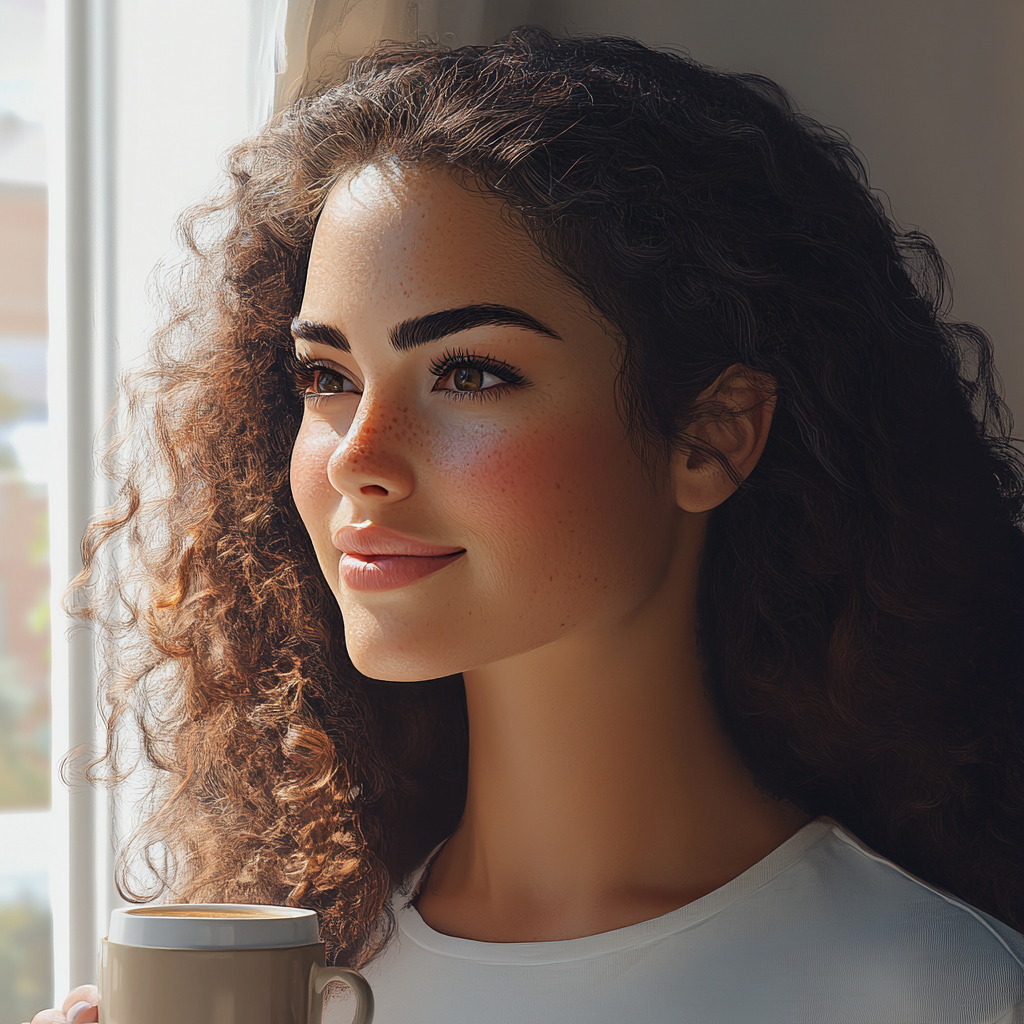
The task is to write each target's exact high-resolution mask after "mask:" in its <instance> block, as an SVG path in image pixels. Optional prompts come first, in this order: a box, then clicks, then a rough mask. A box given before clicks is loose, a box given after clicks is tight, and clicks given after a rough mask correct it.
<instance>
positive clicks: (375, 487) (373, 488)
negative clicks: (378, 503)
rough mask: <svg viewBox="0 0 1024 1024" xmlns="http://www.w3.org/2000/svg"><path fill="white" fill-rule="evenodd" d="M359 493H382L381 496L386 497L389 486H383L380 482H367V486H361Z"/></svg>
mask: <svg viewBox="0 0 1024 1024" xmlns="http://www.w3.org/2000/svg"><path fill="white" fill-rule="evenodd" d="M359 493H360V494H367V495H369V494H377V495H381V496H383V497H385V498H386V497H387V496H388V492H387V488H386V487H381V486H380V484H367V485H366V486H365V487H360V488H359Z"/></svg>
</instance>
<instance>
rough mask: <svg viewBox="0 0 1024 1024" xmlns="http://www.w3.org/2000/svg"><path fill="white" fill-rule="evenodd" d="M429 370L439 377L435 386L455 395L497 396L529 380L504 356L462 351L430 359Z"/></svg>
mask: <svg viewBox="0 0 1024 1024" xmlns="http://www.w3.org/2000/svg"><path fill="white" fill-rule="evenodd" d="M430 372H431V373H432V374H433V375H434V376H435V377H437V383H436V384H435V385H434V387H433V389H432V390H434V391H443V392H446V393H447V394H448V395H450V396H451V397H452V398H456V397H457V398H484V397H487V398H496V397H498V395H500V394H502V393H503V392H505V391H509V390H511V389H513V388H520V387H526V386H528V383H529V382H528V381H527V380H526V378H525V377H524V376H523V375H522V374H521V373H520V372H519V371H518V370H517V369H516V368H515V367H514V366H510V365H509V364H508V363H506V362H504V360H501V359H494V358H492V357H491V356H479V355H470V354H469V353H466V352H462V351H455V352H452V351H447V352H445V353H444V354H443V355H442V356H441V357H440V358H438V359H435V360H433V362H431V364H430Z"/></svg>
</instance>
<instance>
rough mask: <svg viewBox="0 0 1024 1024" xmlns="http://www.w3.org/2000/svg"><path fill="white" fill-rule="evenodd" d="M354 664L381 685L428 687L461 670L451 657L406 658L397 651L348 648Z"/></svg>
mask: <svg viewBox="0 0 1024 1024" xmlns="http://www.w3.org/2000/svg"><path fill="white" fill-rule="evenodd" d="M347 646H348V656H349V658H350V659H351V661H352V664H353V665H355V667H356V668H357V669H358V670H359V671H360V672H361V673H362V674H363V675H364V676H366V677H367V678H369V679H376V680H378V681H379V682H382V683H425V682H429V681H430V680H432V679H443V678H444V677H446V676H454V675H458V674H459V673H460V672H461V671H462V668H461V667H458V666H457V665H456V663H455V662H454V661H453V659H452V658H451V657H450V656H448V657H437V658H432V657H429V656H428V655H426V654H425V653H424V654H421V655H418V656H417V655H415V654H410V655H403V654H400V653H397V652H396V651H394V650H390V649H389V650H383V651H382V650H378V649H374V648H366V647H364V646H362V645H359V644H348V645H347Z"/></svg>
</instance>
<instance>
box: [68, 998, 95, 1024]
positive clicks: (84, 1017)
mask: <svg viewBox="0 0 1024 1024" xmlns="http://www.w3.org/2000/svg"><path fill="white" fill-rule="evenodd" d="M67 1018H68V1024H97V1021H98V1020H99V1019H100V1008H99V1007H98V1006H97V1005H96V1004H95V1003H87V1002H86V1001H85V1000H84V999H83V1000H81V1001H80V1002H77V1003H75V1005H74V1006H72V1007H71V1009H70V1010H68V1011H67Z"/></svg>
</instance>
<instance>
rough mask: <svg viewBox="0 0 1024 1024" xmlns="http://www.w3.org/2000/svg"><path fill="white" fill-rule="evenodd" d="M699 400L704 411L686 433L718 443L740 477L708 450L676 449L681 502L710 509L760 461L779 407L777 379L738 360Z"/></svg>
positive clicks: (686, 506) (676, 481)
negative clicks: (776, 402) (728, 469)
mask: <svg viewBox="0 0 1024 1024" xmlns="http://www.w3.org/2000/svg"><path fill="white" fill-rule="evenodd" d="M697 402H698V408H700V409H702V410H703V411H702V412H701V414H700V415H699V416H698V418H697V419H696V420H694V422H693V423H691V424H689V425H688V426H687V428H686V433H687V434H689V435H690V436H691V437H696V438H699V439H700V440H701V441H703V442H704V443H705V444H707V445H709V446H711V447H712V448H715V449H717V450H718V451H719V452H720V453H721V454H722V455H723V456H724V457H725V459H726V461H727V462H728V464H729V465H730V466H731V467H732V469H733V472H734V474H735V476H736V479H730V476H729V474H728V473H726V472H725V470H724V468H723V467H722V466H721V464H720V463H719V462H718V461H717V460H716V459H714V458H711V457H710V456H708V455H706V454H704V453H703V452H700V451H694V452H691V453H690V454H689V455H685V454H679V453H675V454H673V456H672V467H671V468H672V482H673V486H674V488H675V495H676V504H678V505H679V507H680V508H681V509H683V510H684V511H686V512H707V511H708V510H710V509H713V508H715V507H716V506H718V505H721V503H722V502H723V501H725V499H726V498H728V497H729V496H730V495H731V494H732V493H733V492H734V491H735V490H736V488H737V487H738V486H739V483H740V482H742V481H743V480H745V479H746V478H747V476H748V475H749V474H750V471H751V470H752V469H753V468H754V466H756V465H757V460H758V459H759V458H760V457H761V452H763V451H764V445H765V442H766V441H767V440H768V430H769V428H770V427H771V423H772V414H773V413H774V412H775V381H774V380H773V379H772V378H771V377H770V376H769V375H768V374H766V373H758V372H757V371H755V370H751V369H750V367H749V366H743V365H742V364H739V363H737V364H735V365H733V366H730V367H729V369H727V370H726V371H725V372H724V373H722V374H721V375H720V376H719V378H718V380H716V381H715V383H714V384H712V385H711V387H709V388H708V389H707V390H705V391H704V392H702V394H701V395H700V397H699V398H698V399H697Z"/></svg>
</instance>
